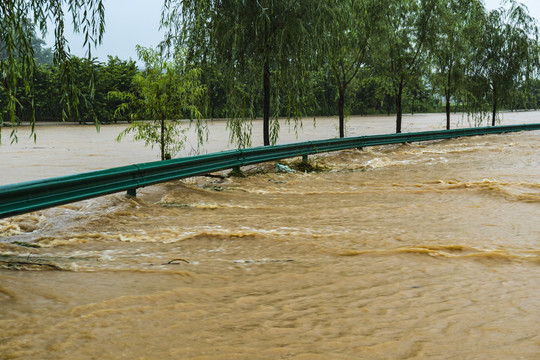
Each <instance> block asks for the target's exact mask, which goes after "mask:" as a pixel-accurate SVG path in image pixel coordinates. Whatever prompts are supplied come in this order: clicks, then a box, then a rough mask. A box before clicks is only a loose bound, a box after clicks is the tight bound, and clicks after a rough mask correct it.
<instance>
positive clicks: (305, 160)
mask: <svg viewBox="0 0 540 360" xmlns="http://www.w3.org/2000/svg"><path fill="white" fill-rule="evenodd" d="M302 162H303V163H305V164H307V163H308V162H309V161H308V156H307V155H302Z"/></svg>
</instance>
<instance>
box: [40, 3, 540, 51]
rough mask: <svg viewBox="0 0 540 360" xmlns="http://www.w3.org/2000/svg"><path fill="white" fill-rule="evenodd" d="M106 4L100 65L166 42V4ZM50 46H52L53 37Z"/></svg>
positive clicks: (75, 45)
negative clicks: (161, 27)
mask: <svg viewBox="0 0 540 360" xmlns="http://www.w3.org/2000/svg"><path fill="white" fill-rule="evenodd" d="M314 1H316V0H314ZM518 1H519V0H518ZM520 2H521V3H523V4H525V5H527V7H528V8H529V12H530V13H531V15H533V16H534V17H535V18H536V19H539V21H540V1H539V0H521V1H520ZM104 3H105V22H106V28H105V35H104V38H103V43H102V45H101V46H99V47H98V48H97V49H94V50H93V51H92V56H95V57H97V58H98V59H99V60H100V61H106V60H107V55H112V56H118V57H119V58H120V59H122V60H129V59H130V58H131V59H133V60H137V54H136V52H135V45H137V44H139V45H142V46H145V47H149V46H152V47H156V46H157V45H158V44H159V42H160V41H161V40H162V39H163V31H159V23H160V20H161V8H162V4H163V2H162V0H104ZM485 4H486V8H487V9H489V10H491V9H495V8H498V7H499V6H500V4H501V1H500V0H485ZM69 31H70V30H69ZM68 40H69V41H70V48H71V53H72V54H74V55H77V56H80V57H84V56H86V54H85V50H84V49H83V47H82V44H83V41H82V37H81V36H77V35H72V36H70V35H68ZM47 42H48V45H49V46H52V43H53V42H52V35H51V34H49V35H48V37H47Z"/></svg>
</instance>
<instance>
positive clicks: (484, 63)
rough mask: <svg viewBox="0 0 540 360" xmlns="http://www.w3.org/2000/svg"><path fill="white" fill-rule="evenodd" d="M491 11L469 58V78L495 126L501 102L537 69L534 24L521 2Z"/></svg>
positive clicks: (510, 97)
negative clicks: (470, 64)
mask: <svg viewBox="0 0 540 360" xmlns="http://www.w3.org/2000/svg"><path fill="white" fill-rule="evenodd" d="M504 4H505V5H506V7H501V8H499V9H496V10H492V11H490V12H489V14H488V15H487V18H486V19H485V22H484V23H483V24H484V26H483V29H482V34H483V36H482V42H481V43H480V46H479V47H478V50H477V52H476V56H475V57H474V59H473V70H472V72H471V78H472V79H473V82H474V83H475V84H474V85H476V88H477V89H483V90H484V94H483V95H484V98H483V101H484V102H490V103H491V124H492V125H493V126H495V124H496V117H497V112H498V110H499V108H500V106H501V104H502V103H504V102H505V101H507V105H508V101H509V99H512V97H514V96H515V93H516V91H518V90H519V89H520V88H522V87H521V86H520V85H521V84H522V83H525V82H527V81H528V80H529V78H530V76H531V74H532V73H533V72H534V71H535V70H536V69H537V68H538V65H539V59H538V54H539V53H538V50H539V47H538V27H537V24H536V20H535V19H534V18H533V17H532V16H531V15H530V14H529V12H528V9H527V7H526V6H525V5H523V4H520V3H517V2H516V1H514V0H510V1H505V2H504Z"/></svg>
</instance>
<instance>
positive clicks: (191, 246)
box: [0, 113, 540, 359]
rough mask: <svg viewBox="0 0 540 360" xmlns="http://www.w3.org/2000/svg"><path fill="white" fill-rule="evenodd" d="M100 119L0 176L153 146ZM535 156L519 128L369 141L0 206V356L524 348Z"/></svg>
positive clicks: (218, 142) (536, 290)
mask: <svg viewBox="0 0 540 360" xmlns="http://www.w3.org/2000/svg"><path fill="white" fill-rule="evenodd" d="M539 115H540V113H523V114H507V115H506V117H505V120H504V122H505V123H520V122H530V120H531V119H533V121H534V118H535V117H538V118H539V119H540V116H539ZM442 117H443V116H442V115H429V116H428V115H426V116H415V117H409V118H407V119H406V124H407V126H409V130H422V129H424V130H431V129H433V128H440V126H441V125H442ZM334 122H335V120H332V121H330V120H322V121H320V122H319V123H318V127H317V128H315V129H313V128H312V127H311V124H309V126H307V125H306V127H305V128H304V129H303V130H302V131H303V133H302V134H303V135H302V136H304V138H314V137H316V136H319V137H322V138H324V137H330V136H333V135H331V133H332V134H333V133H334V132H335V129H334V128H333V127H334V125H333V123H334ZM537 122H538V121H537ZM391 125H392V122H391V120H389V119H385V118H358V119H353V120H351V121H350V123H349V128H350V129H352V130H350V132H352V133H353V134H354V132H357V133H358V134H359V133H370V132H371V133H377V132H391V128H390V126H391ZM465 125H466V124H465ZM214 127H215V128H218V129H222V127H223V125H222V124H216V125H214ZM53 129H54V134H57V135H55V136H57V137H56V139H57V140H56V141H57V142H56V144H54V143H53V142H52V140H50V139H52V138H53V136H52V135H49V134H52V133H53ZM212 129H213V128H212V126H211V128H210V130H211V133H210V134H211V137H212V136H216V139H215V140H213V142H212V144H211V146H210V149H211V150H212V151H214V149H213V148H212V146H213V147H214V148H215V149H218V148H220V147H221V148H224V147H225V146H226V135H220V136H221V137H220V136H218V135H212ZM117 130H118V127H117V128H115V127H113V128H105V127H104V128H103V129H102V132H101V134H100V135H95V134H94V135H93V136H94V137H95V138H94V137H91V139H90V140H88V141H87V142H85V141H84V140H81V139H77V134H80V133H81V128H80V127H47V128H43V129H38V143H37V144H32V143H24V142H23V143H20V144H18V145H15V146H12V147H10V146H9V145H3V146H2V148H0V154H1V155H2V175H1V177H2V183H10V182H15V181H23V180H30V179H34V178H39V177H43V176H39V175H44V176H54V175H61V174H65V173H72V172H77V171H87V170H92V169H94V168H99V165H100V164H101V166H103V167H106V166H116V165H123V164H124V163H123V162H126V161H127V162H129V161H131V162H141V161H147V160H154V159H155V154H154V153H151V154H149V155H144V156H146V158H145V157H144V156H143V154H147V153H148V151H146V152H144V151H143V149H142V148H140V147H139V145H136V144H133V143H129V142H128V143H126V144H123V145H122V144H119V145H110V146H114V147H115V148H114V151H117V152H118V153H119V154H120V155H119V157H117V158H115V157H114V156H112V154H110V152H111V151H113V150H111V148H110V147H108V145H106V144H108V142H107V141H109V138H114V136H113V133H117V132H118V131H117ZM386 130H388V131H386ZM325 131H326V132H325ZM319 132H320V133H319ZM40 134H41V135H43V139H44V140H43V142H44V144H45V145H40V137H39V136H41V135H40ZM315 134H318V135H315ZM109 135H110V136H109ZM49 136H50V139H49ZM290 137H291V139H290V140H291V141H294V135H290ZM60 138H61V139H62V140H58V139H60ZM285 138H286V136H285ZM64 139H66V140H64ZM100 139H107V141H104V140H100ZM5 142H6V140H4V143H5ZM40 146H42V148H40V149H35V148H38V147H40ZM85 146H88V147H89V149H90V150H87V151H86V155H84V153H85V152H84V151H82V150H80V151H79V153H77V152H76V151H75V150H73V151H72V150H69V149H80V148H85ZM28 153H30V154H31V155H28ZM25 154H26V155H25ZM539 154H540V132H538V131H535V132H523V133H514V134H506V135H489V136H481V137H471V138H462V139H453V140H444V141H434V142H426V143H420V144H402V145H394V146H381V147H370V148H365V149H363V150H358V149H354V150H348V151H342V152H336V153H330V154H321V155H317V156H312V157H310V160H311V161H312V163H314V164H316V165H318V167H319V170H321V171H320V172H312V173H302V172H297V173H279V172H276V168H275V163H271V164H261V165H257V166H253V167H249V168H244V171H245V172H246V173H248V175H249V176H248V177H246V178H239V177H227V176H223V177H199V178H192V179H187V180H179V181H174V182H171V183H167V184H163V185H157V186H152V187H148V188H145V189H141V190H139V193H138V196H137V198H130V197H127V196H126V195H125V194H116V195H111V196H106V197H102V198H98V199H93V200H88V201H83V202H79V203H75V204H71V205H67V206H62V207H58V208H54V209H49V210H44V211H39V212H35V213H32V214H27V215H22V216H18V217H13V218H9V219H5V220H0V237H1V239H0V267H2V268H4V270H0V359H124V358H126V359H414V358H417V359H423V358H442V359H494V358H496V359H516V358H523V359H537V358H539V357H540V325H539V322H538V320H539V314H540V221H539V214H540V211H539V210H540V156H539ZM27 155H28V156H27ZM25 156H26V157H25ZM32 158H33V160H32ZM96 158H98V160H95V159H96ZM85 160H87V161H85ZM93 161H95V162H93ZM115 161H116V162H115ZM292 162H293V160H288V162H281V163H282V164H284V163H286V164H289V165H291V166H292V165H293V164H292ZM49 163H50V165H49ZM41 169H43V171H42V170H41ZM51 172H52V173H53V174H51ZM36 173H37V174H36ZM223 175H225V174H223ZM29 246H32V247H29ZM16 269H19V270H36V271H17V270H16ZM38 270H40V271H38Z"/></svg>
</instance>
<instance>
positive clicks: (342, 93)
mask: <svg viewBox="0 0 540 360" xmlns="http://www.w3.org/2000/svg"><path fill="white" fill-rule="evenodd" d="M338 111H339V137H340V138H344V137H345V89H344V88H342V89H339V100H338Z"/></svg>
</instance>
